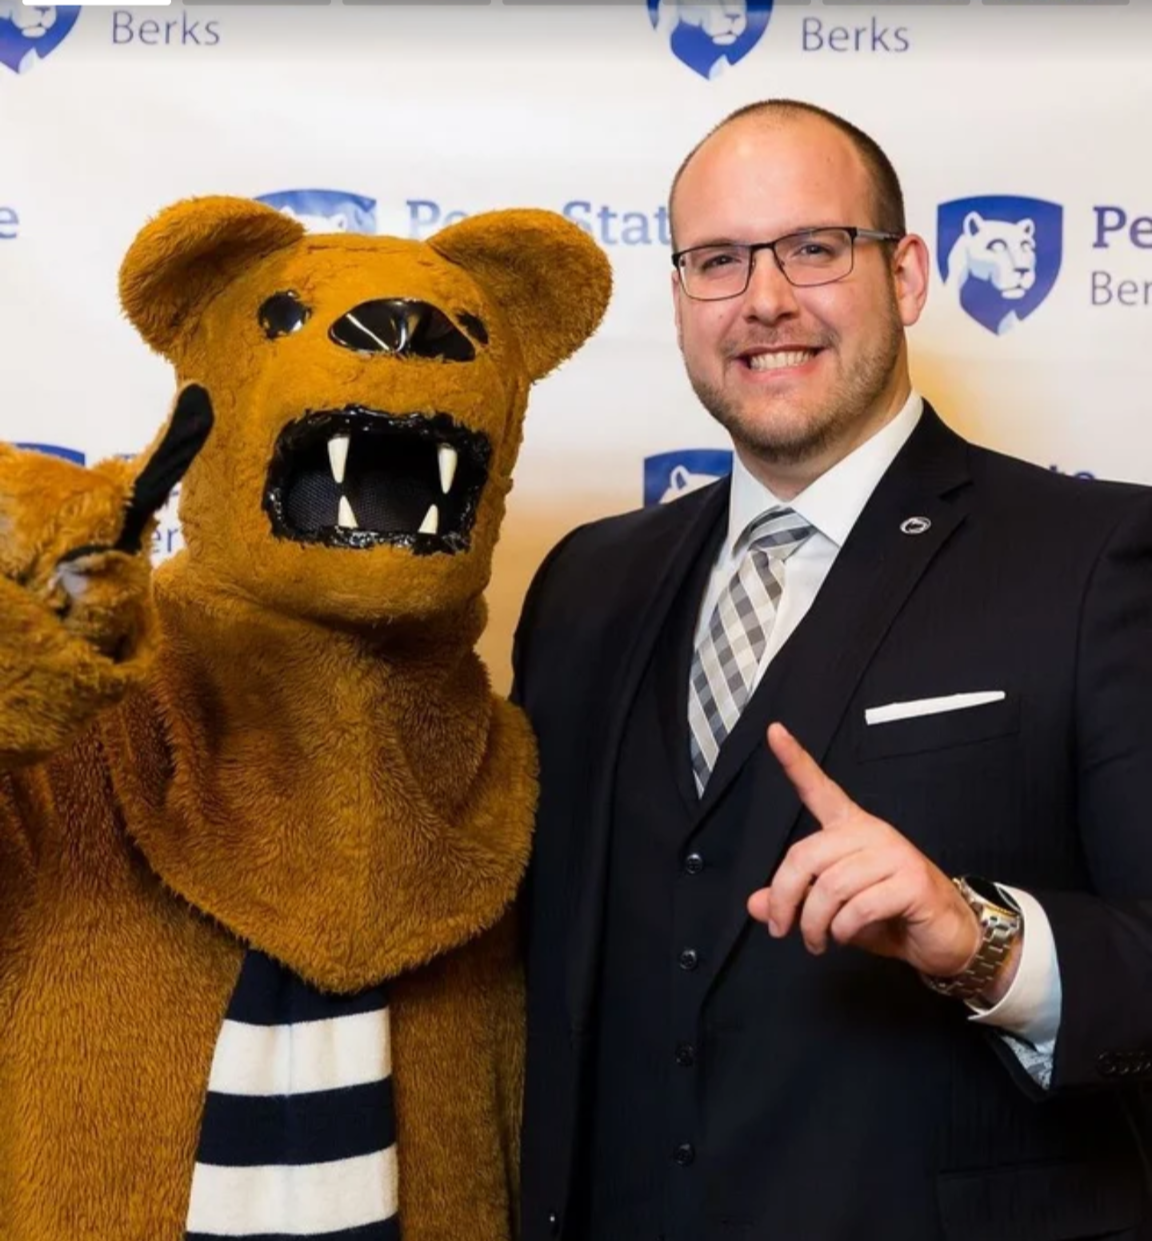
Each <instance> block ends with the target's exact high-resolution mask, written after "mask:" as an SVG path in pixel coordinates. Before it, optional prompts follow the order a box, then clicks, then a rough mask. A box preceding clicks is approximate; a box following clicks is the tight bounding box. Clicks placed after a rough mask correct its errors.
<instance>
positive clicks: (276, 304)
mask: <svg viewBox="0 0 1152 1241" xmlns="http://www.w3.org/2000/svg"><path fill="white" fill-rule="evenodd" d="M311 314H312V312H311V311H310V310H309V309H308V307H307V306H305V305H304V303H303V302H302V301H301V300H300V299H299V298H298V297H297V296H296V294H295V293H273V294H272V296H271V297H270V298H268V300H267V301H266V302H265V303H264V304H263V305H262V306H261V307H260V326H261V327H262V328H263V329H264V335H265V336H267V337H268V339H269V340H275V339H276V337H277V336H291V334H292V333H293V332H297V331H299V330H300V328H302V327H303V326H304V324H305V323H307V321H308V319H309V316H310V315H311Z"/></svg>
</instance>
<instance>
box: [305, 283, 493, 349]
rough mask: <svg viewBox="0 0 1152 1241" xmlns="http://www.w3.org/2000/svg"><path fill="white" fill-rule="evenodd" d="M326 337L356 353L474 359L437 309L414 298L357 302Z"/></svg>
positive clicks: (469, 345)
mask: <svg viewBox="0 0 1152 1241" xmlns="http://www.w3.org/2000/svg"><path fill="white" fill-rule="evenodd" d="M328 335H329V337H330V338H331V339H332V340H334V341H335V342H336V344H338V345H340V346H341V347H342V348H344V349H351V350H353V351H354V352H356V353H384V354H390V355H392V356H394V357H418V358H441V359H443V360H444V361H448V362H471V361H472V359H473V358H475V356H476V350H475V348H474V347H473V345H472V342H471V341H470V340H469V339H468V337H467V336H465V335H464V333H463V332H462V331H460V329H459V328H458V327H457V326H456V324H455V323H453V322H452V320H451V319H450V318H449V317H448V316H447V315H446V314H445V313H444V312H443V311H442V310H440V309H439V307H437V306H433V305H432V303H431V302H422V301H419V300H417V299H414V298H406V297H382V298H376V299H374V300H373V301H370V302H361V303H360V304H359V305H357V306H353V307H352V309H351V310H349V311H346V312H345V313H344V314H342V315H341V316H340V318H339V319H337V320H336V322H335V323H333V324H332V326H331V327H330V328H329V329H328Z"/></svg>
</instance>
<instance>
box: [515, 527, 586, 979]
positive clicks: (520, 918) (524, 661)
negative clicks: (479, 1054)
mask: <svg viewBox="0 0 1152 1241" xmlns="http://www.w3.org/2000/svg"><path fill="white" fill-rule="evenodd" d="M579 529H580V527H578V528H577V530H572V531H570V532H569V533H568V534H567V535H565V536H564V538H562V539H561V540H560V542H559V543H557V544H556V546H555V547H553V548H552V550H551V551H550V552H549V553H548V555H547V556H545V557H544V560H543V561H542V562H541V564H540V567H539V568H538V569H537V570H536V572H535V574H534V575H533V578H532V581H531V583H530V584H529V586H528V591H527V594H526V595H525V596H524V604H523V606H522V607H521V609H520V619H519V621H518V623H517V625H516V630H515V633H514V634H513V636H512V689H511V691H510V692H509V695H508V699H509V701H510V702H511V703H512V704H513V705H514V706H517V707H519V708H520V710H522V711H527V710H528V708H527V701H528V699H527V691H528V652H529V649H530V646H531V640H532V630H533V626H534V624H535V622H536V617H537V614H538V612H539V608H540V600H541V596H542V595H543V594H544V583H545V580H546V578H547V576H548V572H549V570H550V569H551V568H552V566H553V564H555V562H556V559H557V557H558V556H559V555H560V553H561V551H563V549H564V548H565V547H566V546H567V545H568V543H569V541H570V540H571V539H572V538H573V536H574V535H575V534H577V533H578V530H579ZM534 857H535V853H533V858H534ZM533 858H530V859H529V862H528V871H527V873H526V874H525V876H524V881H523V882H522V883H521V885H520V891H519V893H518V894H517V898H516V911H515V912H516V930H517V934H518V941H519V948H520V952H521V960H526V959H527V955H528V936H529V923H530V918H529V916H528V911H529V909H530V908H531V903H532V886H533V883H534V875H535V869H536V868H535V862H534V861H533Z"/></svg>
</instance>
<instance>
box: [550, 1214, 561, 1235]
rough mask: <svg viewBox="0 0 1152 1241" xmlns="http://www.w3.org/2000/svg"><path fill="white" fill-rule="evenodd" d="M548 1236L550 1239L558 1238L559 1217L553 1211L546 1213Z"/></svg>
mask: <svg viewBox="0 0 1152 1241" xmlns="http://www.w3.org/2000/svg"><path fill="white" fill-rule="evenodd" d="M548 1235H549V1236H550V1237H558V1236H559V1235H560V1217H559V1216H558V1215H557V1214H556V1212H555V1211H550V1212H549V1213H548Z"/></svg>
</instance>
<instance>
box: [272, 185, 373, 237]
mask: <svg viewBox="0 0 1152 1241" xmlns="http://www.w3.org/2000/svg"><path fill="white" fill-rule="evenodd" d="M256 201H257V202H261V203H264V204H266V205H267V206H269V207H275V208H276V210H277V211H280V212H282V213H283V214H284V215H286V216H288V217H289V218H290V219H293V220H298V221H299V222H300V223H301V224H302V225H303V226H304V228H305V229H306V230H307V231H308V232H309V233H366V234H369V235H371V234H373V233H375V232H376V200H375V199H374V198H365V197H364V195H363V194H350V193H348V192H347V191H346V190H278V191H276V192H275V193H273V194H260V195H258V196H257V198H256Z"/></svg>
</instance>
